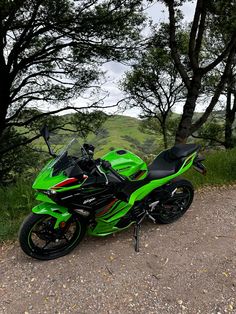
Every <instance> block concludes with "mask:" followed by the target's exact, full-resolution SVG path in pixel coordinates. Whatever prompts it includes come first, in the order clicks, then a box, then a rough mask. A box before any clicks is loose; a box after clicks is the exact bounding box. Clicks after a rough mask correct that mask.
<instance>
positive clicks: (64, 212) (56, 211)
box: [32, 203, 71, 229]
mask: <svg viewBox="0 0 236 314" xmlns="http://www.w3.org/2000/svg"><path fill="white" fill-rule="evenodd" d="M32 212H33V213H35V214H39V215H50V216H52V217H55V218H56V219H57V220H56V223H55V226H54V229H56V228H58V227H59V224H60V223H61V222H63V221H67V220H68V219H69V218H70V217H71V214H70V213H68V209H67V208H66V207H63V206H60V205H57V204H55V205H54V204H50V203H41V204H39V205H37V206H35V207H34V208H33V209H32Z"/></svg>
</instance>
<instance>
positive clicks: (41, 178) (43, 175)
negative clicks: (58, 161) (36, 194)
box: [33, 160, 86, 201]
mask: <svg viewBox="0 0 236 314" xmlns="http://www.w3.org/2000/svg"><path fill="white" fill-rule="evenodd" d="M53 161H54V160H51V161H50V162H49V163H48V164H47V165H46V166H45V167H44V168H43V169H42V170H41V172H40V173H39V175H38V176H37V178H36V179H35V181H34V183H33V189H35V190H49V189H51V188H52V187H53V186H55V185H56V184H58V183H60V182H62V181H63V180H66V179H68V177H67V176H66V175H65V174H64V172H63V171H62V172H61V173H59V174H57V175H56V176H53V175H52V173H53V168H52V167H51V163H52V162H53ZM85 180H86V179H85ZM85 180H84V181H83V182H80V183H79V184H77V185H74V186H73V187H71V186H70V187H61V188H58V189H57V192H64V191H67V190H72V189H78V188H80V186H81V185H82V184H83V183H84V182H85ZM39 200H42V199H39ZM43 201H44V200H43Z"/></svg>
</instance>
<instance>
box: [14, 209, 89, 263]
mask: <svg viewBox="0 0 236 314" xmlns="http://www.w3.org/2000/svg"><path fill="white" fill-rule="evenodd" d="M55 221H56V219H55V218H54V217H51V216H49V215H39V214H38V215H37V214H34V213H31V214H29V215H28V216H27V217H26V219H25V220H24V221H23V223H22V225H21V228H20V231H19V242H20V246H21V248H22V250H23V251H24V252H25V253H26V254H27V255H29V256H31V257H33V258H36V259H40V260H51V259H55V258H58V257H61V256H64V255H66V254H68V253H69V252H71V251H72V250H73V249H74V248H75V247H76V246H77V244H78V243H79V242H80V241H81V240H82V238H83V237H84V234H85V232H86V222H85V221H84V220H82V219H80V220H77V219H74V218H73V217H72V218H70V219H69V220H68V221H67V222H66V223H65V224H64V226H63V228H57V229H54V225H55Z"/></svg>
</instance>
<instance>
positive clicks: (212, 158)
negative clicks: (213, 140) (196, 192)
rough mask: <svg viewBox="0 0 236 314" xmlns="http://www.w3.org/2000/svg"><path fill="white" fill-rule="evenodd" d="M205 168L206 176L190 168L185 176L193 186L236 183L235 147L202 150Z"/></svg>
mask: <svg viewBox="0 0 236 314" xmlns="http://www.w3.org/2000/svg"><path fill="white" fill-rule="evenodd" d="M203 155H204V156H205V157H206V160H205V161H204V162H203V164H204V165H205V166H206V168H207V174H206V176H202V175H201V174H199V173H197V172H196V171H195V170H193V169H191V170H190V171H189V172H188V173H187V174H186V175H185V177H186V178H187V179H189V180H190V181H192V182H193V184H194V186H195V187H202V186H205V185H213V186H216V185H227V184H233V183H236V149H235V148H234V149H231V150H227V151H224V150H222V151H212V152H207V151H205V152H203Z"/></svg>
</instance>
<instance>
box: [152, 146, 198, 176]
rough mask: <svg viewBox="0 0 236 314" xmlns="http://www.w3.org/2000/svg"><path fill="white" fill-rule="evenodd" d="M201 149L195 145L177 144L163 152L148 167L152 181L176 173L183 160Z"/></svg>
mask: <svg viewBox="0 0 236 314" xmlns="http://www.w3.org/2000/svg"><path fill="white" fill-rule="evenodd" d="M199 148H200V146H199V145H195V144H177V145H175V146H173V147H172V148H171V149H168V150H165V151H163V152H161V153H160V154H159V155H158V156H157V157H156V158H155V159H154V160H153V162H152V163H151V164H150V165H149V166H148V169H149V173H148V178H149V179H150V180H155V179H161V178H164V177H167V176H170V175H172V174H174V173H176V172H177V171H178V170H179V169H180V167H181V165H182V164H183V158H185V157H187V156H189V155H191V154H192V153H193V152H195V151H197V150H198V149H199Z"/></svg>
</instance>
